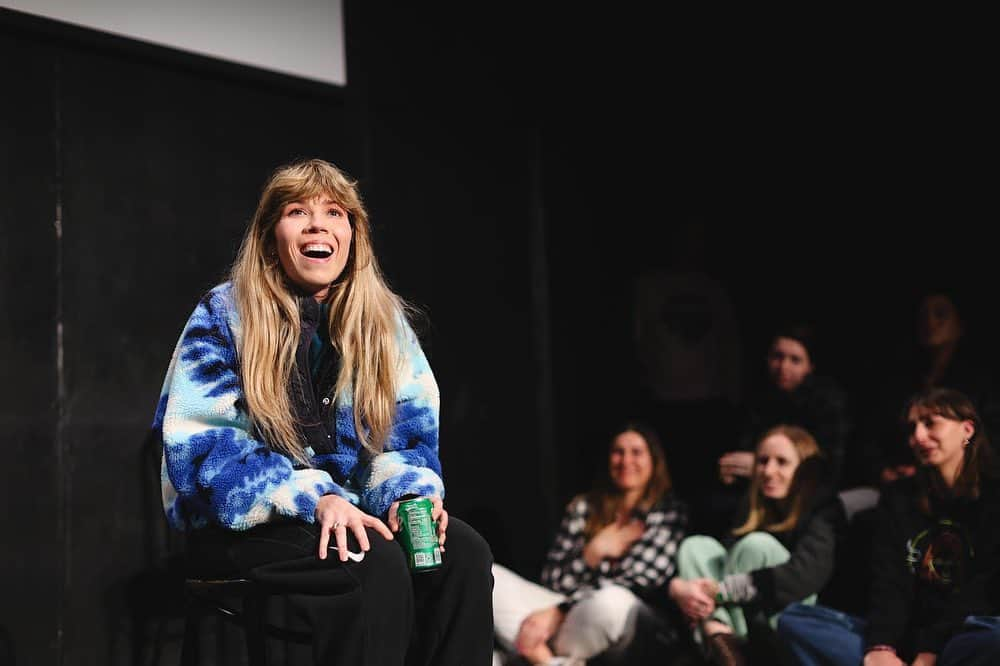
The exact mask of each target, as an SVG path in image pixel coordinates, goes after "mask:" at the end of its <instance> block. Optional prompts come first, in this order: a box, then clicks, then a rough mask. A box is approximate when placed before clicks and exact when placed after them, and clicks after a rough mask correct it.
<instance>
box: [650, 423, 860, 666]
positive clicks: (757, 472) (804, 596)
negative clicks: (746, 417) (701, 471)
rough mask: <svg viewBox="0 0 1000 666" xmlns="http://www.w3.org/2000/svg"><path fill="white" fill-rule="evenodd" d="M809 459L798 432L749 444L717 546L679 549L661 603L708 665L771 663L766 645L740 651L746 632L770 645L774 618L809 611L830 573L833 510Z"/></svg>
mask: <svg viewBox="0 0 1000 666" xmlns="http://www.w3.org/2000/svg"><path fill="white" fill-rule="evenodd" d="M819 452H820V451H819V446H818V445H817V443H816V440H815V439H814V438H813V437H812V435H810V434H809V432H807V431H806V430H804V429H803V428H801V427H798V426H793V425H783V424H782V425H777V426H775V427H773V428H771V429H770V430H768V431H767V432H766V433H765V434H764V435H763V436H762V437H761V439H760V441H759V443H758V444H757V448H756V452H755V454H754V457H755V462H754V467H753V476H752V481H751V483H750V486H749V488H748V489H747V492H746V495H745V496H744V498H743V502H742V506H741V510H740V512H739V520H737V521H736V522H735V523H734V524H733V525H732V526H731V529H729V530H728V531H727V533H726V534H725V535H724V536H723V537H722V538H720V539H718V540H717V539H715V538H713V537H711V536H707V535H695V536H691V537H688V538H687V539H685V540H684V541H683V543H681V548H680V552H679V554H678V556H677V560H678V569H679V573H678V576H677V577H676V578H674V580H673V581H671V583H670V586H669V594H670V598H671V599H673V600H674V602H675V603H676V604H677V606H678V608H679V609H680V610H681V611H682V612H683V613H684V615H685V616H686V617H687V618H688V619H689V620H690V621H691V622H692V624H693V625H694V626H695V627H696V631H695V639H696V640H697V641H699V642H700V643H702V645H703V647H704V651H705V656H706V657H708V659H709V660H710V661H711V662H712V663H713V664H715V665H717V666H739V665H742V664H746V663H749V662H750V656H751V654H753V653H756V654H757V655H758V656H757V659H763V660H765V661H761V662H760V663H773V661H774V659H776V652H775V651H774V649H773V648H772V645H773V642H772V641H769V640H764V641H761V640H758V641H756V644H755V645H751V644H749V642H748V639H749V638H750V637H751V635H752V634H753V632H751V630H750V627H751V624H756V625H757V626H759V627H762V630H761V631H760V632H757V635H758V636H760V635H761V634H763V635H764V636H773V634H772V632H771V630H770V626H773V623H775V622H776V616H777V614H778V613H779V612H781V610H782V609H783V608H784V607H785V606H787V605H788V604H790V603H792V602H796V601H802V600H806V601H807V602H808V603H813V602H814V601H815V599H816V595H817V593H818V592H819V591H820V590H821V589H822V588H823V586H824V585H825V584H826V582H827V580H828V579H829V577H830V575H831V573H832V571H833V565H834V552H835V547H836V541H837V538H838V535H839V534H840V533H842V527H843V522H844V521H843V511H842V510H841V508H840V504H839V502H837V500H836V496H835V495H834V493H833V491H832V488H831V487H830V485H829V483H828V482H827V479H826V472H827V467H826V465H824V464H823V463H822V461H821V460H820V457H819ZM769 618H770V620H769ZM765 654H766V655H767V656H764V655H765ZM754 663H757V662H754Z"/></svg>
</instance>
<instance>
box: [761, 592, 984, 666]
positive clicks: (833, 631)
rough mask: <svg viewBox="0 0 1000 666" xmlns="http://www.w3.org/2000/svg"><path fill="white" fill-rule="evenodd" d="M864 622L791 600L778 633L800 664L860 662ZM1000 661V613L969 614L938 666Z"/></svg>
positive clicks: (843, 665) (973, 665)
mask: <svg viewBox="0 0 1000 666" xmlns="http://www.w3.org/2000/svg"><path fill="white" fill-rule="evenodd" d="M867 624H868V623H867V622H865V620H863V619H861V618H859V617H856V616H854V615H848V614H847V613H841V612H840V611H836V610H833V609H832V608H826V607H824V606H807V605H804V604H798V603H796V604H792V605H790V606H789V607H788V608H786V609H785V611H784V612H783V613H782V614H781V617H780V618H779V619H778V636H779V638H780V639H781V640H782V641H783V642H784V643H785V645H787V646H788V649H789V651H790V652H791V653H792V654H793V655H794V656H795V659H796V660H797V661H798V663H799V664H801V666H858V665H859V664H860V663H861V662H862V660H863V659H864V646H865V639H864V635H865V628H866V627H867ZM993 664H1000V617H989V616H983V615H970V616H969V617H967V618H965V625H964V626H963V628H962V631H961V632H959V633H958V634H955V636H953V637H952V638H951V640H949V641H948V642H947V643H946V644H945V646H944V650H942V651H941V654H939V655H938V660H937V666H990V665H993Z"/></svg>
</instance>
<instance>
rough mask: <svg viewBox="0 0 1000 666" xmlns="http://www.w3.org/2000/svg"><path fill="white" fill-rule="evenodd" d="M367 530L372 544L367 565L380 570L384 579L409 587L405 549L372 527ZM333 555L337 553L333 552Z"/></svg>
mask: <svg viewBox="0 0 1000 666" xmlns="http://www.w3.org/2000/svg"><path fill="white" fill-rule="evenodd" d="M366 530H367V532H368V543H369V545H370V548H369V550H368V551H367V552H366V553H365V562H366V563H367V565H368V566H369V567H371V568H372V569H374V570H375V571H378V572H379V574H378V575H379V577H380V578H381V579H382V580H384V581H387V582H389V581H391V582H392V583H393V584H396V585H399V586H400V587H405V588H409V586H410V585H409V580H410V569H409V564H408V563H407V561H406V554H405V553H404V552H403V549H402V548H400V547H399V545H398V544H396V543H395V541H389V540H387V539H386V538H385V537H384V536H382V535H381V534H379V533H378V532H376V531H375V530H373V529H371V528H370V527H369V528H366ZM331 556H336V555H335V553H331Z"/></svg>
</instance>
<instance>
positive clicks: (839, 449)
mask: <svg viewBox="0 0 1000 666" xmlns="http://www.w3.org/2000/svg"><path fill="white" fill-rule="evenodd" d="M814 411H815V416H814V419H815V425H814V426H813V427H812V428H811V432H812V435H813V437H815V438H816V442H817V443H818V444H819V446H820V448H821V449H822V450H823V455H824V456H825V457H826V460H827V464H828V465H829V467H830V475H831V477H830V478H831V480H832V481H833V482H834V483H836V482H838V481H839V480H840V475H841V473H842V472H843V469H844V456H845V455H846V451H847V440H848V437H849V436H850V433H851V428H852V427H853V425H852V423H851V412H850V409H849V405H848V402H847V394H846V393H844V391H843V390H841V389H840V387H838V386H836V385H834V384H832V383H831V384H830V385H828V386H826V387H825V390H823V391H822V392H821V393H820V394H819V395H818V396H817V404H816V405H815V407H814Z"/></svg>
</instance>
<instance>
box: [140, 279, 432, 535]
mask: <svg viewBox="0 0 1000 666" xmlns="http://www.w3.org/2000/svg"><path fill="white" fill-rule="evenodd" d="M240 330H241V329H240V319H239V313H238V312H237V308H236V305H235V302H234V300H233V293H232V287H231V285H230V283H224V284H221V285H219V286H217V287H215V288H214V289H212V290H211V291H210V292H208V293H207V294H206V295H205V296H204V297H203V298H202V299H201V301H200V302H199V303H198V305H197V307H196V308H195V310H194V313H193V314H192V315H191V317H190V319H189V320H188V322H187V325H186V326H185V327H184V330H183V332H182V333H181V336H180V340H179V341H178V342H177V346H176V348H175V350H174V353H173V356H172V358H171V361H170V366H169V368H168V370H167V375H166V379H165V380H164V382H163V389H162V391H161V392H160V400H159V403H158V405H157V409H156V415H155V417H154V419H153V430H154V432H155V433H156V434H157V435H159V436H161V437H162V442H163V463H162V468H161V482H162V491H163V507H164V511H165V512H166V514H167V518H168V520H169V522H170V524H171V525H172V526H174V527H175V528H177V529H180V530H191V529H197V528H201V527H205V526H210V525H215V526H221V527H224V528H228V529H233V530H245V529H249V528H251V527H253V526H255V525H259V524H262V523H266V522H268V521H271V520H275V519H277V518H280V517H286V518H293V519H296V518H297V519H301V520H303V521H305V522H313V520H314V515H313V514H314V511H315V509H316V504H317V503H318V502H319V499H320V498H321V497H322V496H324V495H328V494H335V495H339V496H341V497H343V498H345V499H347V500H348V501H350V502H351V503H352V504H355V505H356V506H358V507H359V508H361V509H362V510H363V511H365V512H366V513H369V514H371V515H373V516H379V517H385V515H386V513H387V512H388V510H389V506H390V505H391V504H392V503H393V502H395V501H396V500H398V499H400V498H402V497H404V496H406V495H438V496H441V497H444V484H443V482H442V475H441V463H440V461H439V459H438V407H439V395H438V388H437V384H436V382H435V380H434V375H433V373H432V372H431V369H430V366H429V365H428V363H427V359H426V357H425V356H424V353H423V351H422V350H421V348H420V344H419V342H418V341H417V338H416V336H415V335H414V333H413V331H412V329H411V328H410V326H409V325H408V324H407V323H405V321H403V320H401V324H400V331H399V336H398V343H399V347H400V350H401V355H400V356H401V360H400V364H399V369H398V375H397V376H398V380H397V397H396V417H395V421H394V423H393V427H392V432H391V433H390V435H389V437H388V441H386V443H385V445H384V447H383V452H382V453H380V454H377V455H374V454H372V453H370V452H369V451H368V450H367V449H365V448H364V447H363V446H362V445H361V444H360V442H359V441H358V436H357V432H356V430H355V427H354V416H353V407H352V402H351V396H350V395H340V396H338V397H337V400H336V402H335V407H334V409H333V410H331V411H330V412H329V413H330V414H331V415H332V416H331V421H332V423H328V424H327V429H328V431H329V432H331V433H335V436H331V438H332V439H333V443H332V446H331V447H330V451H328V452H323V453H317V452H316V451H314V450H313V449H312V448H307V449H306V452H307V453H308V454H309V456H310V460H311V466H309V467H306V466H304V465H301V464H297V463H293V461H292V460H291V459H290V458H288V457H287V456H285V455H283V454H281V453H279V452H277V451H275V450H272V449H271V448H270V447H269V446H268V445H267V443H266V442H264V441H261V440H260V439H259V438H258V437H257V436H255V434H254V431H253V429H252V427H251V424H250V419H249V418H248V416H247V412H246V401H245V399H244V396H243V391H242V389H241V386H240V372H239V358H238V354H237V349H238V344H237V342H238V340H239V337H240Z"/></svg>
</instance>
